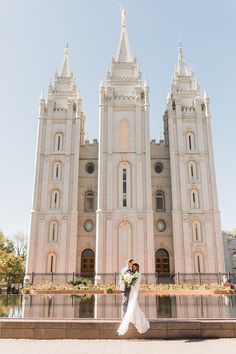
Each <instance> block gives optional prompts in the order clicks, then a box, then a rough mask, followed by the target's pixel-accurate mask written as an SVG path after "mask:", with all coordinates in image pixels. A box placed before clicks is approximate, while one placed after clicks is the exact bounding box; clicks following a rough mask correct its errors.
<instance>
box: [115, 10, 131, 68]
mask: <svg viewBox="0 0 236 354" xmlns="http://www.w3.org/2000/svg"><path fill="white" fill-rule="evenodd" d="M120 12H121V33H120V39H119V44H118V48H117V52H116V56H115V61H116V62H133V61H134V57H133V54H132V52H131V49H130V45H129V40H128V35H127V31H126V17H127V13H126V11H125V9H124V8H122V7H120Z"/></svg>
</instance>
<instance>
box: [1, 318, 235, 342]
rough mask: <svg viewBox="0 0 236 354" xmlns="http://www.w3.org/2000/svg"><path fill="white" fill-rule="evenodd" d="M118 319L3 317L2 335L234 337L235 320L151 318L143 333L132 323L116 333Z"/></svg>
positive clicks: (47, 336) (161, 337) (77, 337)
mask: <svg viewBox="0 0 236 354" xmlns="http://www.w3.org/2000/svg"><path fill="white" fill-rule="evenodd" d="M119 324H120V321H117V320H19V319H17V320H15V319H11V320H9V319H1V320H0V338H27V339H178V338H235V337H236V320H175V319H173V320H170V319H168V320H165V319H163V320H151V321H150V325H151V326H150V330H149V331H148V332H146V333H144V334H142V335H140V334H139V333H138V332H137V331H136V329H135V328H134V327H133V326H132V325H130V327H129V331H128V332H127V333H126V335H124V336H121V337H120V336H118V335H117V332H116V331H117V328H118V327H119Z"/></svg>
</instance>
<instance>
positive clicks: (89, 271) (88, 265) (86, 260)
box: [81, 248, 95, 276]
mask: <svg viewBox="0 0 236 354" xmlns="http://www.w3.org/2000/svg"><path fill="white" fill-rule="evenodd" d="M94 272H95V255H94V252H93V250H91V249H89V248H86V249H85V250H84V251H83V252H82V254H81V275H83V276H85V275H94Z"/></svg>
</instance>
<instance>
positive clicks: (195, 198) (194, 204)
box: [190, 189, 200, 209]
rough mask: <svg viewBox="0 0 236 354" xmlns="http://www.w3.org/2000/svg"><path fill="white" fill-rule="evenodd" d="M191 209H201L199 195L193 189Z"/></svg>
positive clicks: (191, 192)
mask: <svg viewBox="0 0 236 354" xmlns="http://www.w3.org/2000/svg"><path fill="white" fill-rule="evenodd" d="M190 207H191V209H199V208H200V203H199V193H198V191H197V190H196V189H192V190H191V191H190Z"/></svg>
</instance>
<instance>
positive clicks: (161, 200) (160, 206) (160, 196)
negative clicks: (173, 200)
mask: <svg viewBox="0 0 236 354" xmlns="http://www.w3.org/2000/svg"><path fill="white" fill-rule="evenodd" d="M156 211H165V194H164V192H162V191H157V192H156Z"/></svg>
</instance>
